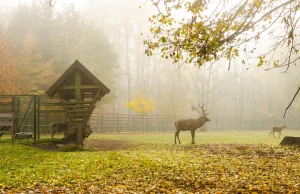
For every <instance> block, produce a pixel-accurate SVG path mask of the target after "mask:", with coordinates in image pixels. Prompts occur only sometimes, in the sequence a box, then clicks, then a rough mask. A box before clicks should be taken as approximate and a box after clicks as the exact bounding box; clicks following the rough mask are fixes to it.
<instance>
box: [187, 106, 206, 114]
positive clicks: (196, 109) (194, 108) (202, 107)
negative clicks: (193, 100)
mask: <svg viewBox="0 0 300 194" xmlns="http://www.w3.org/2000/svg"><path fill="white" fill-rule="evenodd" d="M191 107H192V111H193V110H195V111H197V112H198V113H199V114H200V115H201V114H202V115H203V116H207V115H208V113H205V111H207V110H204V104H202V106H200V104H198V106H197V107H195V106H194V105H192V106H191ZM200 108H201V109H202V112H200Z"/></svg>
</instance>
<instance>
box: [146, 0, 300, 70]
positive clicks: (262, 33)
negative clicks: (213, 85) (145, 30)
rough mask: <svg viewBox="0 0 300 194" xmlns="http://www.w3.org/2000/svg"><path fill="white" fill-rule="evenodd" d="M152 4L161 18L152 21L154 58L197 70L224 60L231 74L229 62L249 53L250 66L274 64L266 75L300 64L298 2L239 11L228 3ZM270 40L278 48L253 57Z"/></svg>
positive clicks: (174, 0)
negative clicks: (259, 45) (183, 63)
mask: <svg viewBox="0 0 300 194" xmlns="http://www.w3.org/2000/svg"><path fill="white" fill-rule="evenodd" d="M151 1H152V3H153V5H154V6H156V8H157V10H158V12H157V14H155V15H153V16H152V17H150V18H149V21H150V23H151V28H150V36H149V37H148V39H147V40H145V41H144V44H145V45H146V46H147V49H146V54H147V55H149V56H151V55H153V54H154V52H155V51H156V50H159V51H160V54H161V57H163V58H166V59H168V58H170V59H172V60H173V62H174V63H177V62H179V61H184V62H185V63H188V64H195V65H197V66H202V65H203V64H205V63H206V62H215V61H218V60H220V59H222V58H225V59H227V60H228V61H229V68H230V61H231V60H232V59H234V58H236V57H238V56H239V55H240V54H241V53H242V52H244V54H245V56H247V57H246V59H245V60H247V61H248V62H249V63H250V62H251V63H253V62H254V61H253V60H256V63H257V66H262V65H264V64H267V63H270V62H271V63H272V64H273V65H272V67H271V68H270V67H268V69H266V70H269V69H272V68H277V67H283V66H285V67H286V70H288V68H289V67H290V65H292V64H296V61H297V60H298V59H299V58H300V56H299V55H298V52H299V44H300V43H299V42H298V41H297V37H298V34H297V32H298V31H297V30H298V28H299V19H300V18H299V17H297V12H298V10H299V8H300V2H299V1H297V0H243V1H238V2H236V3H235V4H234V5H232V2H231V3H229V1H226V0H219V1H218V2H216V1H210V0H151ZM179 15H181V16H179ZM266 36H267V37H269V38H270V39H271V40H272V41H273V45H272V46H270V47H268V49H267V50H265V51H264V52H263V53H259V55H258V56H254V54H255V53H254V51H255V50H256V44H257V43H258V42H259V41H262V40H263V41H264V39H265V38H266ZM278 51H279V52H281V55H280V54H278ZM250 56H252V57H250ZM245 60H243V61H242V62H243V63H246V61H245Z"/></svg>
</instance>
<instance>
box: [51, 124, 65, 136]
mask: <svg viewBox="0 0 300 194" xmlns="http://www.w3.org/2000/svg"><path fill="white" fill-rule="evenodd" d="M50 126H51V128H52V139H53V137H54V133H55V132H64V133H65V132H66V131H67V130H68V123H67V122H64V123H51V125H50Z"/></svg>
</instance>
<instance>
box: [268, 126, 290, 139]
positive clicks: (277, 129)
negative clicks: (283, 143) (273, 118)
mask: <svg viewBox="0 0 300 194" xmlns="http://www.w3.org/2000/svg"><path fill="white" fill-rule="evenodd" d="M284 128H287V127H286V126H285V125H283V126H282V127H273V128H272V131H271V133H270V135H269V137H270V136H271V134H272V133H273V137H275V136H274V133H275V132H277V133H278V134H279V137H278V138H280V136H281V131H282V129H284Z"/></svg>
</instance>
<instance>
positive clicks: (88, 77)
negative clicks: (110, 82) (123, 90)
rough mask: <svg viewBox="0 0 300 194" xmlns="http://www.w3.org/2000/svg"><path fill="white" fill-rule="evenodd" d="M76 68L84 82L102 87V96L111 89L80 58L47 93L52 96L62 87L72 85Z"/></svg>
mask: <svg viewBox="0 0 300 194" xmlns="http://www.w3.org/2000/svg"><path fill="white" fill-rule="evenodd" d="M75 69H77V70H79V71H80V74H81V76H82V83H83V84H86V85H98V86H99V87H100V88H101V91H102V92H101V94H100V96H101V97H103V96H104V95H105V94H108V93H109V92H110V90H109V89H108V88H107V87H106V86H105V85H104V84H103V83H102V82H101V81H100V80H99V79H98V78H97V77H95V76H94V75H93V74H92V73H91V72H90V71H89V70H88V69H87V68H86V67H84V66H83V65H82V64H81V63H80V62H79V61H78V60H76V61H75V62H74V63H73V64H72V65H71V66H70V67H69V68H68V69H67V70H66V71H65V72H64V73H63V74H62V75H61V76H60V78H58V80H57V81H56V82H55V83H54V84H53V85H52V86H51V87H50V88H49V89H48V90H47V91H46V94H47V95H48V96H50V97H53V96H54V95H55V94H56V91H57V90H58V89H59V88H60V87H62V86H68V85H72V84H73V83H74V72H75Z"/></svg>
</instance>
